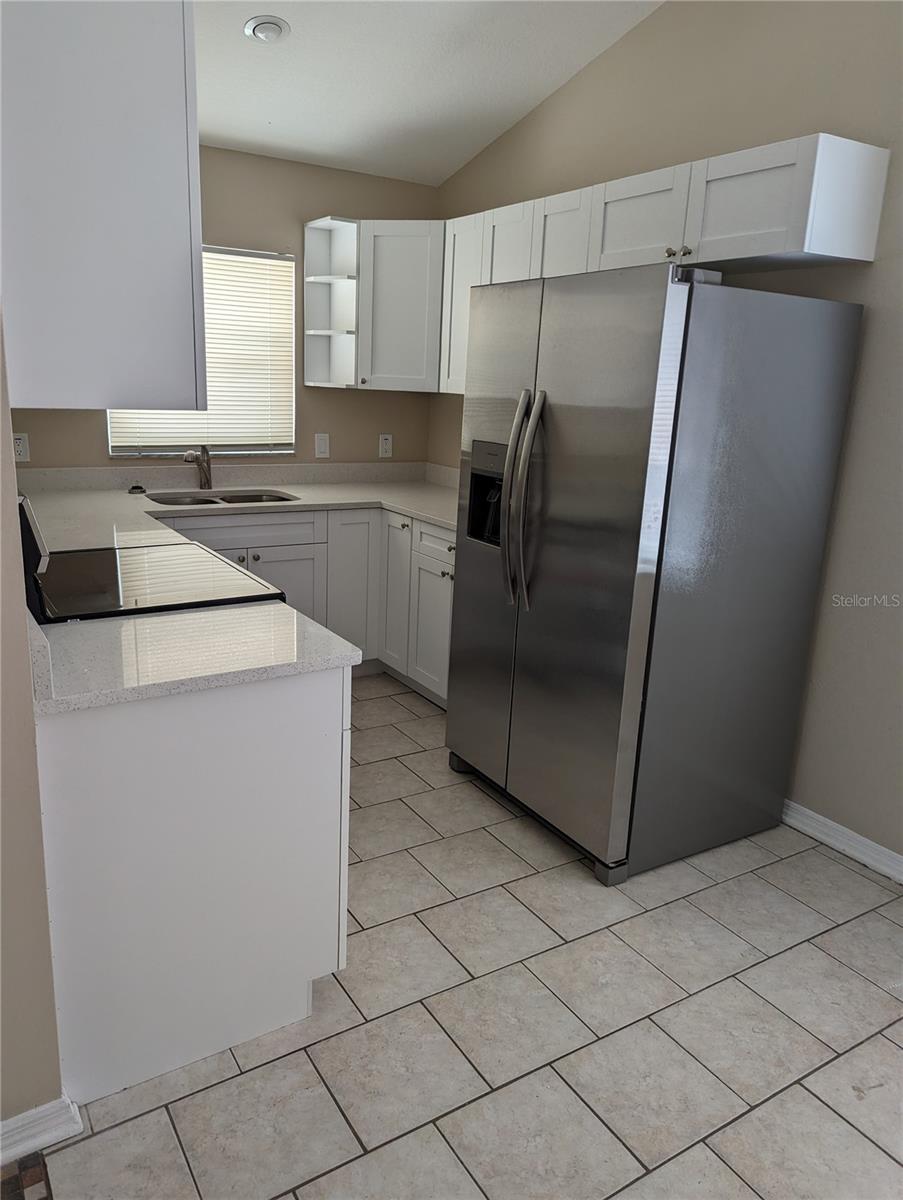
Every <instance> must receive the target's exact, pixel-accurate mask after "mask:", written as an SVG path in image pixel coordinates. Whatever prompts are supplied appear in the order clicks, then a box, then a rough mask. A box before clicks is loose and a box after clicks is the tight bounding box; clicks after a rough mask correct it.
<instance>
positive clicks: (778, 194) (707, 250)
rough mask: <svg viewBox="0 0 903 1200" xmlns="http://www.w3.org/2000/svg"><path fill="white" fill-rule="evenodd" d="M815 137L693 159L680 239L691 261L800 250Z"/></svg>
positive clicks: (716, 260)
mask: <svg viewBox="0 0 903 1200" xmlns="http://www.w3.org/2000/svg"><path fill="white" fill-rule="evenodd" d="M817 142H818V137H817V135H812V136H810V137H804V138H791V139H790V141H787V142H775V143H774V144H773V145H770V146H756V147H754V148H753V149H752V150H740V151H738V152H737V153H735V154H720V155H718V156H717V158H704V159H701V160H700V161H699V162H695V163H693V174H692V179H691V182H690V203H689V208H688V211H687V226H686V235H685V240H686V244H687V246H689V247H690V249H691V250H692V251H693V259H692V261H694V262H719V261H721V260H722V259H730V258H751V257H756V256H759V255H767V254H780V253H783V252H786V251H791V250H802V249H803V248H804V246H805V240H806V225H807V221H808V216H809V197H810V193H811V190H812V178H813V173H814V170H815V154H816V149H817Z"/></svg>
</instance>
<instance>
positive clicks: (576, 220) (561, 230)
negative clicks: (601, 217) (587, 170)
mask: <svg viewBox="0 0 903 1200" xmlns="http://www.w3.org/2000/svg"><path fill="white" fill-rule="evenodd" d="M592 200H593V189H592V188H591V187H585V188H579V189H578V190H577V191H576V192H562V193H561V194H560V195H558V196H546V197H545V198H544V199H543V200H535V201H534V202H533V245H532V262H531V264H530V277H531V278H532V279H539V278H540V277H542V278H544V279H549V278H551V277H553V276H555V275H579V274H581V272H583V271H586V270H588V265H587V263H588V256H589V230H590V212H591V209H592Z"/></svg>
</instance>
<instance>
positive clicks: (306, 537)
mask: <svg viewBox="0 0 903 1200" xmlns="http://www.w3.org/2000/svg"><path fill="white" fill-rule="evenodd" d="M219 512H220V513H223V515H222V516H220V515H219V514H217V516H215V517H214V516H209V517H208V516H202V517H201V516H198V517H176V518H175V519H173V518H170V523H171V524H172V526H173V528H174V529H177V530H178V531H179V533H181V534H182V535H183V537H187V538H188V539H189V540H190V541H192V542H200V543H201V545H202V546H209V547H210V548H211V550H221V549H231V548H232V547H233V546H300V545H303V544H304V543H307V542H325V541H326V511H325V510H324V509H319V510H316V511H310V512H273V511H268V512H261V513H228V515H227V514H226V513H224V512H223V509H220V510H219Z"/></svg>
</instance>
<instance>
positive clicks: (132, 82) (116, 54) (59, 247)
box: [2, 0, 206, 409]
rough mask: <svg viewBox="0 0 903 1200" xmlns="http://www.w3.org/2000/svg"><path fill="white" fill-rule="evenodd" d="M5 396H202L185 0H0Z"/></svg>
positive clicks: (63, 404) (120, 402)
mask: <svg viewBox="0 0 903 1200" xmlns="http://www.w3.org/2000/svg"><path fill="white" fill-rule="evenodd" d="M2 104H3V110H4V117H5V119H4V122H3V147H2V176H3V197H2V213H3V226H2V242H3V245H2V255H3V268H4V280H3V283H4V289H3V290H4V296H3V322H4V327H5V335H6V337H5V341H6V359H7V371H8V380H9V396H10V402H11V404H13V405H15V406H17V407H30V408H192V409H193V408H204V407H205V406H206V383H205V370H204V325H203V304H202V295H203V293H202V279H201V234H200V187H199V163H198V134H197V118H196V112H195V68H194V44H193V32H192V24H191V8H190V5H187V4H182V3H177V2H172V3H166V4H161V3H155V2H153V0H150V2H148V0H134V2H132V3H128V4H125V3H120V4H110V3H104V2H102V0H99V2H95V0H66V2H65V3H53V2H49V0H40V2H38V0H23V2H22V3H16V4H4V6H3V60H2Z"/></svg>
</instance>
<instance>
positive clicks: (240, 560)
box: [238, 554, 245, 562]
mask: <svg viewBox="0 0 903 1200" xmlns="http://www.w3.org/2000/svg"><path fill="white" fill-rule="evenodd" d="M238 561H239V562H244V561H245V556H244V555H243V554H239V556H238Z"/></svg>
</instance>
